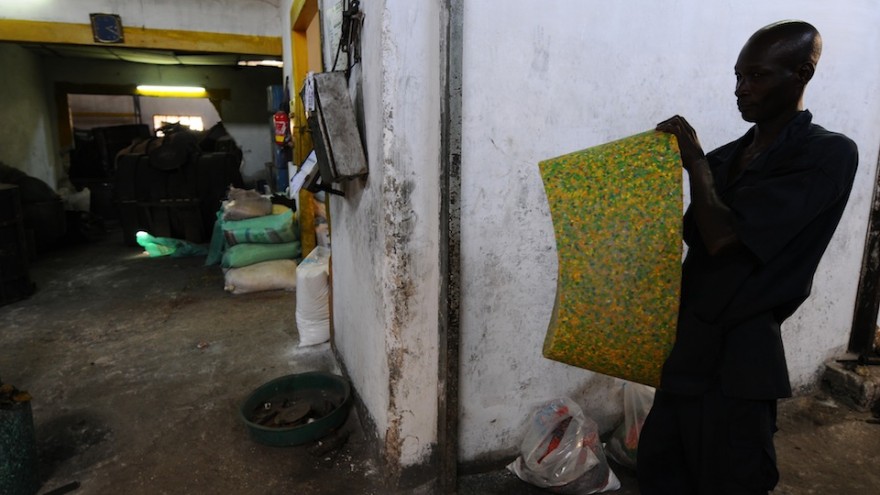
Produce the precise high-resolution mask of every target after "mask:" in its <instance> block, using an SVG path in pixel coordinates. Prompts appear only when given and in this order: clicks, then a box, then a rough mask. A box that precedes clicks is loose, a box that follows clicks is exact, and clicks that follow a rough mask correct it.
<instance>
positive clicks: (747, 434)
mask: <svg viewBox="0 0 880 495" xmlns="http://www.w3.org/2000/svg"><path fill="white" fill-rule="evenodd" d="M821 51H822V40H821V37H820V35H819V33H818V31H816V29H815V28H814V27H813V26H811V25H810V24H807V23H805V22H800V21H784V22H779V23H775V24H771V25H769V26H766V27H764V28H762V29H760V30H758V31H757V32H756V33H755V34H754V35H752V37H751V38H749V40H748V41H747V42H746V44H745V46H744V47H743V49H742V51H741V52H740V54H739V58H738V59H737V61H736V66H735V74H736V90H735V92H734V93H735V95H736V98H737V106H738V107H739V111H740V113H741V114H742V118H743V119H744V120H746V121H748V122H753V123H754V126H753V127H752V128H751V129H750V130H749V131H748V132H747V133H746V134H745V135H744V136H743V137H741V138H740V139H737V140H736V141H733V142H731V143H729V144H726V145H724V146H722V147H721V148H718V149H717V150H715V151H712V152H711V153H709V154H708V155H705V154H704V153H703V150H702V147H701V146H700V142H699V139H698V138H697V135H696V132H694V130H693V128H692V127H691V126H690V125H689V124H688V123H687V121H685V119H683V118H682V117H679V116H675V117H673V118H671V119H669V120H667V121H665V122H662V123H661V124H659V125H658V126H657V130H659V131H663V132H668V133H672V134H674V135H675V136H676V137H677V139H678V143H679V148H680V150H681V158H682V163H683V165H684V168H685V169H686V170H687V171H688V175H689V178H690V187H691V205H690V207H689V209H688V211H687V213H686V214H685V217H684V240H685V242H686V243H687V244H688V254H687V258H686V259H685V261H684V265H683V267H682V286H681V305H680V310H679V317H678V329H677V335H676V342H675V345H674V347H673V349H672V351H671V353H670V355H669V358H668V359H667V361H666V363H665V364H664V367H663V374H662V378H661V382H660V387H659V388H658V390H657V395H656V398H655V402H654V407H653V409H652V410H651V413H650V414H649V416H648V418H647V420H646V422H645V425H644V428H643V429H642V432H641V440H640V443H639V450H638V456H639V458H638V470H639V485H640V488H641V493H642V495H690V494H700V495H726V494H765V495H766V493H767V492H768V491H770V490H772V489H773V488H774V486H776V483H777V481H778V480H779V473H778V471H777V469H776V454H775V450H774V446H773V434H774V432H775V431H776V401H777V399H779V398H783V397H790V396H791V386H790V384H789V379H788V370H787V367H786V362H785V353H784V350H783V345H782V338H781V334H780V329H779V327H780V324H781V323H782V322H783V321H784V320H785V319H786V318H788V317H789V316H790V315H791V314H792V313H793V312H794V311H795V309H797V308H798V306H800V304H801V303H802V302H803V301H804V300H805V299H806V298H807V296H808V295H809V293H810V288H811V284H812V279H813V274H814V273H815V270H816V266H817V265H818V263H819V260H820V259H821V257H822V254H823V253H824V251H825V248H826V247H827V245H828V242H829V241H830V239H831V236H832V234H833V233H834V230H835V229H836V227H837V224H838V221H839V220H840V217H841V214H842V213H843V209H844V207H845V206H846V202H847V199H848V198H849V193H850V190H851V189H852V183H853V179H854V176H855V172H856V167H857V164H858V152H857V149H856V145H855V143H853V142H852V141H851V140H850V139H849V138H847V137H846V136H843V135H842V134H837V133H832V132H829V131H827V130H825V129H823V128H822V127H820V126H818V125H815V124H813V123H812V115H811V114H810V112H809V111H806V110H804V109H803V94H804V88H805V87H806V85H807V83H808V82H809V81H810V79H811V78H812V77H813V74H814V72H815V68H816V64H817V62H818V60H819V55H820V53H821Z"/></svg>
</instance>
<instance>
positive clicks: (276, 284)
mask: <svg viewBox="0 0 880 495" xmlns="http://www.w3.org/2000/svg"><path fill="white" fill-rule="evenodd" d="M225 282H226V283H225V286H224V289H226V291H227V292H231V293H233V294H247V293H250V292H260V291H266V290H278V289H284V290H294V289H296V261H293V260H272V261H263V262H261V263H255V264H253V265H248V266H243V267H241V268H230V269H228V270H226V275H225Z"/></svg>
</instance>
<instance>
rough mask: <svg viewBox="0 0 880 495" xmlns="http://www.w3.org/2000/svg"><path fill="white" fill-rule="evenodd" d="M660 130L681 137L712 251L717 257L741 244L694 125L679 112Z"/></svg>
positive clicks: (698, 217)
mask: <svg viewBox="0 0 880 495" xmlns="http://www.w3.org/2000/svg"><path fill="white" fill-rule="evenodd" d="M657 130H658V131H661V132H668V133H670V134H672V135H674V136H675V137H676V139H677V140H678V149H679V153H680V154H681V162H682V166H684V168H685V170H687V171H688V175H689V177H690V184H691V211H692V212H693V215H694V221H695V222H696V224H697V229H698V230H699V232H700V238H702V239H703V243H704V244H705V245H706V249H707V250H708V251H709V254H711V255H713V256H714V255H716V254H718V253H722V252H724V251H727V250H729V249H732V248H734V247H737V246H739V245H740V241H739V237H738V236H737V234H736V230H734V227H733V225H734V217H733V212H732V211H731V210H730V208H728V207H727V205H725V204H724V202H722V201H721V198H720V197H719V196H718V192H717V191H716V189H715V178H714V177H713V176H712V171H711V170H710V169H709V161H708V160H707V159H706V154H705V153H703V148H702V147H701V146H700V140H699V139H698V138H697V133H696V132H695V131H694V129H693V127H691V126H690V124H688V122H687V121H686V120H685V119H684V117H680V116H678V115H676V116H675V117H672V118H671V119H669V120H666V121H663V122H661V123H660V124H658V125H657Z"/></svg>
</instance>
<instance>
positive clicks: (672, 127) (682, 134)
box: [657, 115, 706, 170]
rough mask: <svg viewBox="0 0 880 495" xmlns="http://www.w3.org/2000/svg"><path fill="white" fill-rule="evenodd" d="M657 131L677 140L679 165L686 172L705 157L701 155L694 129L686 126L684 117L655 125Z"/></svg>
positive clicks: (686, 122)
mask: <svg viewBox="0 0 880 495" xmlns="http://www.w3.org/2000/svg"><path fill="white" fill-rule="evenodd" d="M657 130H658V131H660V132H668V133H669V134H672V135H674V136H675V138H676V139H677V140H678V150H679V153H680V154H681V163H682V165H683V166H684V168H685V169H686V170H690V169H691V166H692V165H693V164H694V163H696V162H697V161H699V160H702V159H703V158H705V157H706V154H705V153H703V147H702V146H700V139H699V138H698V137H697V132H696V131H694V128H693V127H691V125H690V124H688V121H687V120H685V119H684V117H682V116H680V115H676V116H675V117H672V118H671V119H668V120H664V121H663V122H660V123H659V124H657Z"/></svg>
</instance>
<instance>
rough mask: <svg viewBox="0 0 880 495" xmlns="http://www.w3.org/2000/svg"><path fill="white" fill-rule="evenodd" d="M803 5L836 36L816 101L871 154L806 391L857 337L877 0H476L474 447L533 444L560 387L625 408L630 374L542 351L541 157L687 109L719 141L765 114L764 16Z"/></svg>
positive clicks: (879, 19) (470, 178)
mask: <svg viewBox="0 0 880 495" xmlns="http://www.w3.org/2000/svg"><path fill="white" fill-rule="evenodd" d="M788 18H801V19H804V20H807V21H809V22H812V23H813V24H815V25H816V26H817V27H818V29H819V30H820V31H821V32H822V34H823V36H824V40H825V53H824V55H823V58H822V61H821V62H820V63H819V66H818V72H817V75H816V78H815V79H814V80H813V82H812V83H811V84H810V86H809V87H808V89H807V97H806V106H807V107H808V108H809V109H810V110H811V111H812V112H813V113H814V115H815V121H816V122H817V123H819V124H821V125H823V126H825V127H827V128H829V129H832V130H837V131H840V132H843V133H845V134H847V135H849V136H850V137H852V138H853V139H854V140H855V141H856V142H857V143H858V144H859V146H860V152H861V167H860V169H859V172H858V177H857V179H856V186H855V190H854V192H853V195H852V198H851V200H850V204H849V208H848V209H847V211H846V213H845V216H844V219H843V221H842V223H841V226H840V228H839V229H838V232H837V235H836V236H835V238H834V240H833V242H832V245H831V246H830V248H829V250H828V254H827V255H826V257H825V259H824V260H823V263H822V264H821V266H820V268H819V271H818V273H817V275H816V281H815V287H814V290H813V295H812V296H811V298H810V299H809V300H808V301H807V302H806V303H805V304H804V306H803V307H802V309H801V310H800V311H798V312H797V313H796V314H795V316H793V317H792V318H791V320H790V321H789V322H787V323H786V324H785V326H784V329H783V331H784V337H785V341H786V346H787V355H788V359H789V366H790V369H791V376H792V380H793V382H794V385H795V387H797V388H800V389H804V388H808V387H810V386H811V385H812V384H813V383H814V382H815V379H816V377H817V373H818V372H819V370H820V369H821V366H822V363H823V361H824V360H825V359H826V358H828V357H830V356H833V355H835V354H836V353H838V352H839V351H840V350H841V349H842V348H844V347H845V345H846V342H847V339H848V336H849V327H850V323H851V318H852V311H853V305H854V301H855V291H856V281H857V280H858V274H859V267H860V262H861V255H862V249H863V242H864V234H865V228H866V219H867V214H868V209H869V203H870V199H871V193H872V182H873V177H874V171H875V166H876V163H877V152H878V147H880V120H878V119H877V118H876V116H877V115H878V114H880V93H878V92H877V91H876V88H877V87H878V84H880V66H878V64H876V63H875V61H876V60H878V59H880V35H878V32H877V30H876V26H877V25H878V24H880V9H877V8H876V2H874V1H873V0H851V1H847V2H843V3H837V4H835V6H834V8H829V6H828V4H827V2H824V1H821V0H811V1H803V0H797V1H796V0H785V1H778V2H763V1H757V0H748V1H742V2H715V3H712V4H711V6H710V5H709V4H707V3H705V2H700V1H698V0H673V1H667V2H655V1H653V0H631V1H629V2H626V5H625V6H624V5H623V4H621V3H620V2H599V1H573V0H572V1H562V0H556V1H549V2H542V3H540V5H538V4H535V3H533V2H502V1H498V0H485V1H481V2H465V4H464V63H463V119H464V122H463V150H462V151H463V156H462V276H463V288H462V319H461V324H462V369H461V372H462V376H461V379H462V384H461V404H462V416H461V421H462V422H461V434H460V442H461V449H460V453H461V459H462V460H463V461H475V460H480V459H483V458H487V457H493V456H498V455H509V454H513V453H515V451H516V449H517V448H518V446H519V442H520V441H521V439H522V436H523V433H524V426H525V421H526V418H527V416H528V415H529V413H530V412H531V410H532V409H533V407H535V406H536V405H537V404H539V403H540V402H543V401H545V400H547V399H550V398H552V397H554V396H557V395H570V396H572V397H574V398H576V399H577V400H578V401H579V402H580V403H581V404H582V405H584V406H585V408H586V412H587V413H588V414H589V415H591V416H593V417H594V419H597V421H598V422H599V423H600V426H601V427H602V428H603V429H607V428H610V427H611V426H612V424H613V421H614V420H615V419H616V415H617V414H618V408H619V406H618V405H616V404H615V402H614V400H617V398H618V397H619V395H618V394H619V391H618V390H617V386H616V385H615V383H614V381H612V380H610V379H607V378H604V377H601V376H598V375H595V374H593V373H590V372H588V371H584V370H580V369H576V368H572V367H568V366H565V365H562V364H557V363H554V362H551V361H548V360H546V359H544V358H542V357H541V345H542V342H543V339H544V335H545V332H546V329H547V324H548V322H549V320H550V312H551V309H552V305H553V297H554V290H555V284H556V270H557V262H556V252H555V248H554V235H553V229H552V223H551V219H550V216H549V208H548V206H547V203H546V198H545V197H544V194H543V186H542V183H541V178H540V176H539V172H538V168H537V163H538V162H539V161H540V160H542V159H544V158H549V157H553V156H558V155H560V154H563V153H566V152H570V151H574V150H578V149H583V148H586V147H589V146H593V145H597V144H601V143H604V142H607V141H609V140H612V139H616V138H620V137H624V136H627V135H630V134H633V133H636V132H640V131H644V130H648V129H651V128H653V127H654V125H655V124H656V123H657V122H659V121H660V120H662V119H664V118H666V117H669V116H671V115H673V114H676V113H678V114H681V115H684V116H685V117H687V118H688V119H689V120H690V122H691V123H692V124H693V125H694V127H695V128H696V129H697V131H698V132H699V135H700V138H701V141H702V143H703V146H704V147H705V148H706V149H707V150H708V149H713V148H715V147H717V146H720V145H722V144H724V143H726V142H728V141H730V140H732V139H735V138H737V137H739V136H740V135H741V134H742V133H743V132H744V131H745V130H746V129H747V128H748V126H747V124H746V123H744V122H743V121H742V120H740V117H739V114H738V112H737V110H736V106H735V98H734V96H733V86H734V79H733V65H734V62H735V60H736V57H737V55H738V53H739V50H740V48H741V47H742V44H743V43H744V42H745V40H746V39H747V38H748V36H749V35H751V33H752V32H754V31H755V30H756V29H758V28H760V27H762V26H764V25H766V24H768V23H770V22H773V21H776V20H780V19H788ZM400 42H401V43H402V42H403V41H402V40H401V41H400ZM611 399H614V400H611Z"/></svg>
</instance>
